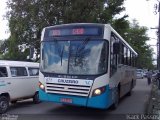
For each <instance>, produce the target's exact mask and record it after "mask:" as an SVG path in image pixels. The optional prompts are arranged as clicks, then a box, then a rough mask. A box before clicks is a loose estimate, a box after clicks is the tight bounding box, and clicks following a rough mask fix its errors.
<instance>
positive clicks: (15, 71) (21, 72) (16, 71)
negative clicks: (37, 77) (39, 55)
mask: <svg viewBox="0 0 160 120" xmlns="http://www.w3.org/2000/svg"><path fill="white" fill-rule="evenodd" d="M10 69H11V76H12V77H18V76H27V70H26V68H25V67H11V68H10Z"/></svg>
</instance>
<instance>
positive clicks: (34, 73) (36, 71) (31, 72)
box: [28, 68, 39, 76]
mask: <svg viewBox="0 0 160 120" xmlns="http://www.w3.org/2000/svg"><path fill="white" fill-rule="evenodd" d="M28 71H29V75H30V76H38V75H39V69H38V68H28Z"/></svg>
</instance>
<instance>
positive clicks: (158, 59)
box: [157, 1, 160, 70]
mask: <svg viewBox="0 0 160 120" xmlns="http://www.w3.org/2000/svg"><path fill="white" fill-rule="evenodd" d="M158 2H159V5H158V12H159V25H158V43H157V48H158V56H157V57H158V58H157V67H158V70H160V1H158Z"/></svg>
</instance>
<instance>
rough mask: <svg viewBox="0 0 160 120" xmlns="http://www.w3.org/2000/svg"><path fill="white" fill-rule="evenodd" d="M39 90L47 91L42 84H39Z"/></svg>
mask: <svg viewBox="0 0 160 120" xmlns="http://www.w3.org/2000/svg"><path fill="white" fill-rule="evenodd" d="M39 88H41V89H42V90H45V86H44V85H43V84H42V83H41V82H39Z"/></svg>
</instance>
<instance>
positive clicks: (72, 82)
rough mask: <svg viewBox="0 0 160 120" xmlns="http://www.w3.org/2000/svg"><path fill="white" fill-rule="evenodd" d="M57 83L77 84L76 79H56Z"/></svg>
mask: <svg viewBox="0 0 160 120" xmlns="http://www.w3.org/2000/svg"><path fill="white" fill-rule="evenodd" d="M58 83H70V84H78V80H65V79H58Z"/></svg>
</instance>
